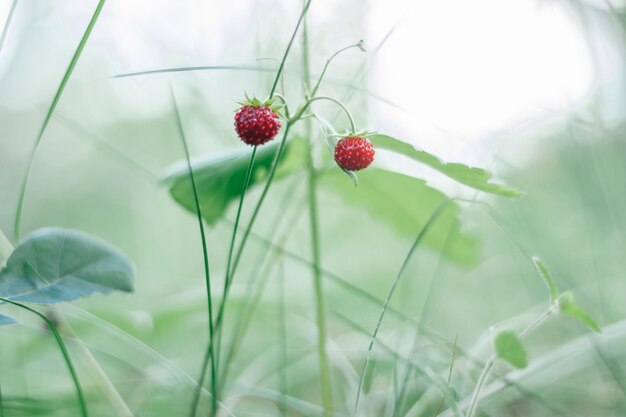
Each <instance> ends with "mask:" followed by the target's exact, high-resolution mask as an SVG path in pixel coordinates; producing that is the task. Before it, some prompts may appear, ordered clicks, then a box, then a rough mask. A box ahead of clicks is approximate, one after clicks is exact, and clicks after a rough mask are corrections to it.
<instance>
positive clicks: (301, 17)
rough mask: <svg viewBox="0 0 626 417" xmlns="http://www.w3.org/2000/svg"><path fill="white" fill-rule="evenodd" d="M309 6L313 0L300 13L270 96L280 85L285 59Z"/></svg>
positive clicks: (270, 96)
mask: <svg viewBox="0 0 626 417" xmlns="http://www.w3.org/2000/svg"><path fill="white" fill-rule="evenodd" d="M309 6H311V0H307V2H306V3H305V4H304V7H303V8H302V13H300V18H299V19H298V23H297V24H296V28H295V29H294V31H293V33H292V35H291V39H289V43H288V44H287V48H286V49H285V54H284V55H283V59H282V61H281V62H280V66H279V67H278V71H277V73H276V78H275V79H274V84H273V85H272V89H271V90H270V95H269V98H272V97H274V93H275V92H276V87H278V81H279V79H280V75H281V74H282V72H283V68H285V61H286V60H287V55H289V51H290V50H291V45H293V41H294V39H295V38H296V34H297V33H298V29H299V28H300V25H301V24H302V21H303V20H304V17H305V16H306V14H307V12H308V11H309Z"/></svg>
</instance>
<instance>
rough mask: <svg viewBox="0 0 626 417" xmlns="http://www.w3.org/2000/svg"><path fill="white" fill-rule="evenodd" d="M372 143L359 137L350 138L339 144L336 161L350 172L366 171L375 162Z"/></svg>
mask: <svg viewBox="0 0 626 417" xmlns="http://www.w3.org/2000/svg"><path fill="white" fill-rule="evenodd" d="M374 153H375V152H374V148H373V147H372V142H370V141H369V140H368V139H366V138H362V137H359V136H348V137H345V138H343V139H341V140H340V141H339V142H337V146H335V161H336V162H337V165H339V166H340V167H341V168H343V169H345V170H348V171H359V170H361V169H365V168H367V167H368V166H370V164H371V163H372V161H373V160H374Z"/></svg>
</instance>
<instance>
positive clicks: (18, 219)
mask: <svg viewBox="0 0 626 417" xmlns="http://www.w3.org/2000/svg"><path fill="white" fill-rule="evenodd" d="M105 1H106V0H100V1H99V2H98V5H97V6H96V10H95V11H94V12H93V15H92V16H91V20H90V21H89V24H88V25H87V29H85V32H84V33H83V37H82V38H81V39H80V42H79V43H78V47H77V48H76V51H75V52H74V55H73V56H72V59H71V61H70V64H69V66H68V67H67V69H66V70H65V74H64V75H63V78H62V79H61V84H60V85H59V87H58V88H57V91H56V94H55V95H54V98H53V99H52V103H51V104H50V107H49V108H48V112H47V113H46V117H45V119H44V121H43V123H42V125H41V127H40V129H39V133H38V134H37V138H36V139H35V143H34V145H33V148H32V149H31V152H30V155H29V157H28V160H27V163H26V172H25V173H24V177H23V179H22V185H21V187H20V192H19V196H18V201H17V209H16V213H15V221H14V224H13V235H14V236H15V240H16V241H19V240H20V235H21V224H22V210H23V208H24V197H25V195H26V188H27V186H28V178H29V176H30V171H31V168H32V166H33V161H34V159H35V155H36V153H37V149H38V148H39V143H40V142H41V138H42V137H43V135H44V133H45V131H46V128H47V127H48V123H49V122H50V119H52V115H53V114H54V110H55V109H56V107H57V104H59V100H61V96H62V95H63V91H64V90H65V86H66V85H67V83H68V81H69V80H70V77H71V76H72V73H73V72H74V68H75V67H76V64H77V63H78V59H79V58H80V55H81V53H82V52H83V49H84V48H85V45H86V44H87V40H88V39H89V35H91V31H92V30H93V28H94V26H95V25H96V22H97V21H98V17H99V16H100V12H101V11H102V8H103V7H104V3H105Z"/></svg>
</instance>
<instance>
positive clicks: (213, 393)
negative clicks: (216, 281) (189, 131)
mask: <svg viewBox="0 0 626 417" xmlns="http://www.w3.org/2000/svg"><path fill="white" fill-rule="evenodd" d="M170 93H171V95H172V102H173V104H174V114H175V116H176V126H177V128H178V134H179V136H180V140H181V142H182V144H183V150H184V151H185V159H186V161H187V169H188V171H189V179H190V181H191V189H192V191H193V199H194V203H195V206H196V217H197V219H198V227H199V228H200V238H201V240H202V259H203V261H204V278H205V285H206V296H207V309H208V315H209V317H208V322H209V323H208V326H209V339H210V340H209V347H210V348H209V350H210V352H209V356H210V357H211V407H212V410H213V415H214V416H215V415H216V414H217V395H216V393H217V377H216V375H217V374H216V368H215V356H214V355H213V335H214V328H213V301H212V300H213V297H212V295H211V272H210V269H209V257H208V252H207V243H206V235H205V232H204V221H203V220H202V209H201V208H200V199H199V198H198V190H197V188H196V179H195V176H194V173H193V168H192V166H191V156H190V155H189V147H188V146H187V140H186V139H185V131H184V130H183V125H182V122H181V119H180V113H179V112H178V105H177V104H176V96H175V95H174V90H173V88H171V85H170ZM205 369H206V366H204V367H203V368H202V372H203V374H204V372H205ZM202 376H204V375H202ZM201 385H202V382H201V381H198V389H196V391H195V392H194V396H193V400H192V404H191V412H190V415H191V417H193V416H195V415H196V409H197V407H198V401H199V399H200V392H201Z"/></svg>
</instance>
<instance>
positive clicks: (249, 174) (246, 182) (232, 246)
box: [215, 146, 258, 375]
mask: <svg viewBox="0 0 626 417" xmlns="http://www.w3.org/2000/svg"><path fill="white" fill-rule="evenodd" d="M257 149H258V147H257V146H255V147H254V149H252V154H251V155H250V162H249V163H248V169H247V170H246V178H245V180H244V182H243V189H242V190H241V196H240V197H239V205H238V207H237V215H236V216H235V226H234V227H233V234H232V237H231V239H230V247H229V249H228V260H227V261H226V276H225V277H224V290H223V294H224V297H223V299H224V300H226V292H227V290H228V287H229V282H230V278H231V275H230V266H231V263H232V259H233V251H234V250H235V241H236V239H237V230H238V229H239V220H240V219H241V210H242V208H243V202H244V199H245V196H246V191H247V190H248V187H249V186H250V178H251V177H252V168H253V167H254V159H255V158H256V152H257ZM221 336H222V329H221V328H220V329H218V331H217V334H216V337H217V344H216V353H215V356H216V357H217V358H216V363H217V364H219V359H220V353H221V346H222V343H221V341H222V337H221ZM216 374H218V375H219V370H216Z"/></svg>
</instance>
